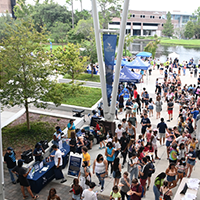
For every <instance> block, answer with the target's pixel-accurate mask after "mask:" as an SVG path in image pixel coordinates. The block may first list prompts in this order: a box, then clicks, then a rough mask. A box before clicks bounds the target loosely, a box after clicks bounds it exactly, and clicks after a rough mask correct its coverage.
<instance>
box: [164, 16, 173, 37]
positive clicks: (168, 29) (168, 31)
mask: <svg viewBox="0 0 200 200" xmlns="http://www.w3.org/2000/svg"><path fill="white" fill-rule="evenodd" d="M173 33H174V25H173V24H172V21H171V14H170V12H168V13H167V21H166V22H165V23H164V26H163V30H162V34H163V35H165V36H167V37H172V36H173Z"/></svg>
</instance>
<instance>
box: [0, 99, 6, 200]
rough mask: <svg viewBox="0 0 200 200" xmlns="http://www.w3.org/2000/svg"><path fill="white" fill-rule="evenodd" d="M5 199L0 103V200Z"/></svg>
mask: <svg viewBox="0 0 200 200" xmlns="http://www.w3.org/2000/svg"><path fill="white" fill-rule="evenodd" d="M4 199H5V188H4V172H3V148H2V134H1V103H0V200H4Z"/></svg>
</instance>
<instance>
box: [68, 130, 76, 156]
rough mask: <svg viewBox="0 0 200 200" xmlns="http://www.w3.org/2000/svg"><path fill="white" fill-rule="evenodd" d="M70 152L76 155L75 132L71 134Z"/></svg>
mask: <svg viewBox="0 0 200 200" xmlns="http://www.w3.org/2000/svg"><path fill="white" fill-rule="evenodd" d="M69 146H70V152H73V153H76V136H75V132H74V131H72V132H71V140H70V141H69Z"/></svg>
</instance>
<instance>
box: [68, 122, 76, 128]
mask: <svg viewBox="0 0 200 200" xmlns="http://www.w3.org/2000/svg"><path fill="white" fill-rule="evenodd" d="M70 127H71V124H70V123H68V124H67V128H68V129H69V128H70ZM69 130H75V125H74V123H73V125H72V128H71V129H69Z"/></svg>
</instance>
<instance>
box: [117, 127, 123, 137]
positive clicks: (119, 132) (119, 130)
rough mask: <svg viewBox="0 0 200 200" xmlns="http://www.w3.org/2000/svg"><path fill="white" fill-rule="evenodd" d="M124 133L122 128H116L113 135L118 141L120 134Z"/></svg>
mask: <svg viewBox="0 0 200 200" xmlns="http://www.w3.org/2000/svg"><path fill="white" fill-rule="evenodd" d="M123 132H124V129H123V128H121V129H119V128H117V129H116V130H115V133H117V138H118V139H120V138H121V137H122V133H123Z"/></svg>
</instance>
